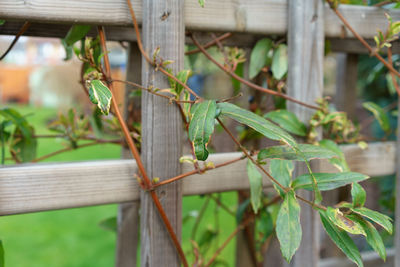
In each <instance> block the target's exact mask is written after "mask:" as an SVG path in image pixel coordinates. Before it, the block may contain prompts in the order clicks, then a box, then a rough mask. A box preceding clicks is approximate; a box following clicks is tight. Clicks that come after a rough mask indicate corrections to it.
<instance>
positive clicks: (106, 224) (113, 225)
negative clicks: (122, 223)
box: [99, 216, 118, 233]
mask: <svg viewBox="0 0 400 267" xmlns="http://www.w3.org/2000/svg"><path fill="white" fill-rule="evenodd" d="M99 226H100V227H101V228H103V229H104V230H107V231H111V232H115V233H116V232H117V231H118V223H117V217H115V216H113V217H110V218H107V219H104V220H102V221H101V222H100V223H99Z"/></svg>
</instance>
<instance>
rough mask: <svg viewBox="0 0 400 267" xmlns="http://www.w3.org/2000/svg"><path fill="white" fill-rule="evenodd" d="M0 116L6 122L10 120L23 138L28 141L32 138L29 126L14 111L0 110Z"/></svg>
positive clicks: (9, 109)
mask: <svg viewBox="0 0 400 267" xmlns="http://www.w3.org/2000/svg"><path fill="white" fill-rule="evenodd" d="M0 116H2V117H3V118H4V119H6V120H10V121H11V122H12V123H13V124H15V126H16V127H18V128H19V129H20V130H21V133H22V135H23V136H24V137H26V138H28V139H30V138H32V132H31V127H30V126H29V124H28V122H27V120H26V119H25V118H24V117H23V116H22V115H21V114H20V113H19V112H18V111H16V110H15V109H12V108H3V109H0Z"/></svg>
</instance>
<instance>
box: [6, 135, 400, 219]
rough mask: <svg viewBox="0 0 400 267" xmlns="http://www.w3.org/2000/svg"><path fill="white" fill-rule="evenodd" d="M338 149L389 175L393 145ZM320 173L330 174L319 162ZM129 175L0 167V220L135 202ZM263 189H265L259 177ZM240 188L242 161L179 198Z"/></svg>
mask: <svg viewBox="0 0 400 267" xmlns="http://www.w3.org/2000/svg"><path fill="white" fill-rule="evenodd" d="M341 148H342V150H343V151H344V153H345V155H346V158H347V160H348V162H349V166H350V169H351V170H353V171H359V172H362V173H364V174H367V175H369V176H380V175H387V174H393V173H395V167H396V164H395V157H396V152H395V151H396V147H395V142H385V143H375V144H370V145H369V147H368V149H366V150H362V149H360V148H359V147H358V146H357V145H344V146H341ZM241 156H242V154H241V153H238V152H234V153H219V154H211V155H210V156H209V159H208V161H212V162H213V163H214V164H219V163H223V162H225V161H227V160H232V159H236V158H239V157H241ZM114 170H115V171H116V172H114ZM191 170H193V166H192V165H191V164H184V165H183V167H182V171H183V172H187V171H191ZM320 171H321V172H335V171H336V170H335V169H334V167H332V166H330V165H329V164H328V163H327V162H324V163H323V164H321V170H320ZM134 173H137V168H136V164H135V162H134V161H133V160H128V159H122V160H106V161H88V162H75V163H57V164H35V165H21V166H15V167H4V168H0V215H10V214H19V213H28V212H37V211H44V210H56V209H65V208H75V207H83V206H93V205H101V204H110V203H123V202H132V201H137V200H139V195H140V188H139V187H138V185H137V181H136V180H135V179H134V177H133V174H134ZM263 185H264V187H269V186H271V183H270V182H269V180H268V178H267V177H265V176H264V177H263ZM244 189H249V183H248V179H247V172H246V161H244V160H242V161H238V162H236V163H233V164H231V165H228V166H226V167H221V168H218V169H215V170H209V171H207V172H205V173H204V174H196V175H193V176H190V177H187V178H185V179H183V180H182V190H183V194H184V195H199V194H208V193H212V192H225V191H233V190H244Z"/></svg>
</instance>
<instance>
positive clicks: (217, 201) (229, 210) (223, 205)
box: [210, 194, 236, 217]
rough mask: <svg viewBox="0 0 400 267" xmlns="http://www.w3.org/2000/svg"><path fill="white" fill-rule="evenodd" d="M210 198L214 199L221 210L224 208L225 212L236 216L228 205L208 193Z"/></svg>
mask: <svg viewBox="0 0 400 267" xmlns="http://www.w3.org/2000/svg"><path fill="white" fill-rule="evenodd" d="M210 198H211V199H212V200H214V201H215V203H217V204H218V206H220V207H221V208H222V209H223V210H225V211H226V212H227V213H229V214H230V215H232V216H233V217H235V216H236V214H235V213H234V212H233V211H231V209H230V208H229V207H227V206H226V205H225V204H224V203H222V202H221V200H220V199H218V198H216V197H215V196H213V195H212V194H211V195H210Z"/></svg>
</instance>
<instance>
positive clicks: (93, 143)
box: [31, 141, 111, 162]
mask: <svg viewBox="0 0 400 267" xmlns="http://www.w3.org/2000/svg"><path fill="white" fill-rule="evenodd" d="M106 143H111V142H100V141H94V142H91V143H87V144H83V145H79V146H77V147H66V148H63V149H60V150H57V151H54V152H51V153H49V154H46V155H44V156H41V157H39V158H36V159H34V160H32V161H31V162H39V161H43V160H45V159H48V158H51V157H54V156H56V155H58V154H61V153H64V152H67V151H71V150H75V149H78V148H84V147H88V146H94V145H99V144H106Z"/></svg>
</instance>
